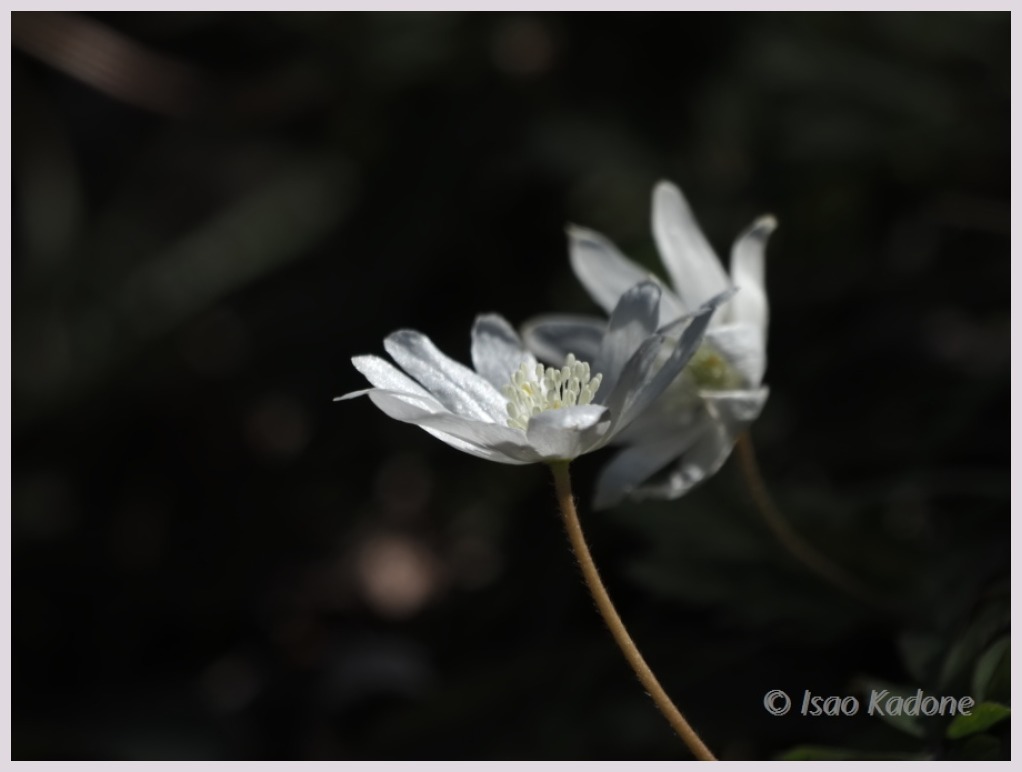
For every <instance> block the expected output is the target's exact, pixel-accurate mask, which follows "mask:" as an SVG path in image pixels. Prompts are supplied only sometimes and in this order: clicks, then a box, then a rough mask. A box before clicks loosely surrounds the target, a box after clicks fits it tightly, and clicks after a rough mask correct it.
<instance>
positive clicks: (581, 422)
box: [526, 405, 609, 461]
mask: <svg viewBox="0 0 1022 772" xmlns="http://www.w3.org/2000/svg"><path fill="white" fill-rule="evenodd" d="M608 428H609V420H608V418H607V408H605V407H604V406H603V405H575V406H573V407H562V408H559V409H557V410H547V411H545V412H542V413H540V414H539V415H535V416H533V417H532V418H530V419H529V428H528V430H527V431H526V437H527V438H528V440H529V443H530V444H531V445H532V446H533V447H534V448H535V449H536V452H537V453H538V454H539V455H540V456H541V457H542V458H543V459H544V460H546V461H566V460H571V459H573V458H577V457H578V456H581V455H582V454H583V453H585V452H587V451H588V450H589V449H590V447H592V446H593V445H594V444H595V442H596V441H597V440H598V439H599V438H600V437H601V436H602V435H603V433H604V432H605V431H606V430H607V429H608Z"/></svg>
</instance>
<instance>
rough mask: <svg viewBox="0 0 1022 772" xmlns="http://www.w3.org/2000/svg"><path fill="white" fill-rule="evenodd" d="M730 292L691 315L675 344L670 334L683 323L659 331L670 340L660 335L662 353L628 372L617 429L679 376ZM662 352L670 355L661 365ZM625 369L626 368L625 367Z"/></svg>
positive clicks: (731, 292)
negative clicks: (626, 396)
mask: <svg viewBox="0 0 1022 772" xmlns="http://www.w3.org/2000/svg"><path fill="white" fill-rule="evenodd" d="M733 293H734V290H726V291H725V292H722V293H720V294H719V295H717V296H716V297H714V298H711V299H710V300H709V301H708V302H706V303H704V304H703V306H702V307H701V308H700V309H699V310H698V311H697V312H696V313H695V314H693V315H692V317H691V319H690V320H688V321H687V326H686V327H685V329H684V331H683V332H682V333H681V335H680V337H679V338H678V339H677V343H673V340H672V339H673V333H674V331H675V330H676V329H677V328H679V327H681V325H682V324H683V323H684V322H681V321H679V322H677V323H675V324H674V325H671V326H669V327H667V328H664V329H663V330H661V333H667V334H671V339H668V338H667V337H666V336H664V337H663V342H662V344H661V349H660V354H661V355H660V356H658V357H657V358H655V359H654V360H653V362H651V363H647V362H645V361H642V362H640V363H639V367H637V368H635V369H633V370H631V371H630V373H629V374H630V377H632V378H633V379H634V383H633V384H630V385H629V386H628V388H629V390H630V392H631V393H630V394H629V395H628V398H626V399H625V401H624V402H623V404H622V405H621V407H620V408H619V410H620V418H619V420H620V422H621V424H620V426H619V427H618V430H620V428H623V427H624V426H627V425H628V424H629V423H631V421H632V420H634V419H635V418H636V417H637V416H639V415H640V414H641V413H643V412H644V411H645V410H646V409H647V408H648V407H649V406H650V405H651V404H652V403H653V401H654V400H656V398H657V397H659V396H660V395H661V394H663V392H664V390H665V389H666V388H667V387H668V386H670V385H671V382H672V381H673V380H674V379H675V378H677V377H678V374H679V373H681V371H682V370H683V369H684V367H685V365H686V364H688V361H689V360H690V359H691V358H692V355H693V354H694V353H695V352H696V349H698V348H699V344H700V343H702V341H703V335H704V334H705V332H706V328H707V326H708V325H709V323H710V319H711V317H712V316H713V313H714V311H715V310H716V309H717V307H718V306H719V305H720V304H721V303H723V302H725V301H726V300H727V299H728V298H729V297H731V296H732V294H733ZM665 352H669V355H668V356H667V359H666V361H664V362H663V365H662V366H660V365H659V364H658V362H660V361H662V354H663V353H665ZM629 364H631V363H629ZM628 369H629V368H627V367H626V370H628ZM624 379H625V377H624V376H622V381H623V380H624Z"/></svg>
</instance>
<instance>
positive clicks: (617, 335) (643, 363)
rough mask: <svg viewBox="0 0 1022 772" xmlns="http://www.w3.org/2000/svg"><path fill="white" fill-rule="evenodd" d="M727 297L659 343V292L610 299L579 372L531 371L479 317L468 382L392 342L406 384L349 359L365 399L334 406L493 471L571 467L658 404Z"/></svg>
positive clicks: (510, 333) (570, 368)
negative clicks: (362, 411)
mask: <svg viewBox="0 0 1022 772" xmlns="http://www.w3.org/2000/svg"><path fill="white" fill-rule="evenodd" d="M729 294H730V293H729V292H724V293H722V294H721V295H720V296H719V297H715V298H712V299H708V302H707V303H706V304H704V305H703V306H702V307H700V308H699V309H698V310H697V311H696V312H695V313H694V314H692V315H688V316H686V317H684V318H681V319H678V320H676V321H675V322H674V324H672V325H671V326H669V327H668V328H666V329H663V330H660V331H658V330H657V327H658V323H659V320H660V311H659V306H660V297H661V289H660V287H658V286H657V285H656V284H655V283H653V282H643V283H638V284H635V285H634V286H632V287H630V288H629V289H628V290H627V291H626V292H624V293H623V294H622V295H621V297H620V299H615V303H614V304H613V306H611V315H610V320H609V321H606V322H601V323H600V324H599V325H598V326H597V327H594V328H589V329H587V330H586V331H585V332H584V335H587V336H591V338H587V339H586V340H585V341H584V343H585V345H586V347H587V351H588V353H587V357H586V358H585V360H586V361H577V360H575V358H574V357H573V356H572V355H571V354H570V353H568V352H565V354H564V355H563V356H562V357H561V359H562V361H564V362H565V363H564V365H563V367H561V368H552V367H550V368H544V367H543V366H542V365H540V364H538V363H537V361H536V358H535V357H534V356H533V355H532V353H530V352H529V351H527V350H526V349H525V347H524V345H523V344H522V341H521V339H520V338H519V337H518V334H517V333H516V332H515V331H514V329H513V328H512V327H511V325H510V324H508V323H507V321H505V320H504V319H503V318H502V317H500V316H498V315H496V314H486V315H483V316H479V317H478V318H477V319H476V321H475V324H474V326H473V328H472V364H473V365H474V368H475V369H474V370H473V369H470V368H468V367H465V366H464V365H462V364H459V363H458V362H455V361H454V360H453V359H450V358H449V357H447V356H445V355H444V354H443V353H442V352H440V350H439V349H437V348H436V346H434V345H433V343H432V342H431V341H430V340H429V338H427V337H426V336H425V335H422V334H421V333H418V332H415V331H412V330H400V331H398V332H395V333H393V334H392V335H390V336H388V337H387V338H386V339H384V342H383V346H384V348H385V349H386V350H387V353H389V354H390V355H391V356H392V357H393V358H394V361H395V362H397V364H398V365H400V367H401V368H402V369H403V370H404V372H402V371H401V370H399V369H398V368H396V367H394V366H393V365H392V364H390V363H389V362H387V361H386V360H384V359H382V358H380V357H377V356H372V355H369V356H356V357H353V358H352V360H351V361H352V363H353V364H354V365H355V367H356V368H357V369H358V371H359V372H361V373H362V374H363V375H364V376H365V377H366V378H367V379H368V380H369V382H370V383H371V384H372V385H373V388H369V389H362V390H361V391H355V392H352V393H350V394H345V395H344V396H342V397H338V398H337V399H350V398H352V397H358V396H361V395H363V394H365V395H368V396H369V398H370V399H371V400H372V401H373V403H374V404H375V405H376V406H377V407H378V408H380V410H382V411H383V412H384V413H386V414H387V415H389V416H390V417H391V418H396V419H397V420H399V421H404V422H406V423H412V424H416V425H418V426H420V427H422V428H423V429H425V430H426V431H427V432H429V433H430V434H432V435H433V436H434V437H437V438H438V439H440V440H443V441H444V442H446V443H447V444H448V445H450V446H452V447H454V448H457V449H458V450H461V451H464V452H466V453H470V454H471V455H474V456H479V457H480V458H486V459H489V460H491V461H498V462H501V463H504V464H530V463H535V462H552V461H566V460H571V459H573V458H576V457H577V456H580V455H582V454H583V453H588V452H590V451H593V450H596V449H598V448H600V447H603V446H604V445H606V444H607V443H608V442H610V440H611V439H613V438H614V437H615V436H616V435H617V434H618V433H619V432H620V431H622V430H623V429H624V428H625V427H627V426H628V424H629V423H631V421H632V420H634V419H635V418H636V417H637V416H639V415H641V414H642V413H643V411H645V410H646V409H647V408H648V407H649V406H650V405H651V404H652V403H653V402H654V401H655V400H656V398H657V397H659V396H660V395H661V394H662V393H663V391H664V389H666V388H667V387H668V386H669V385H670V384H671V383H672V382H673V381H674V380H675V378H676V377H677V375H678V373H680V372H681V370H682V368H683V367H684V366H685V364H686V363H687V362H688V360H689V358H690V357H691V356H692V354H693V353H694V352H695V351H696V350H697V349H698V348H699V344H700V342H701V341H702V338H703V334H704V332H705V330H706V327H707V325H708V324H709V321H710V316H711V314H712V313H713V311H714V309H715V308H716V307H717V305H718V304H719V303H721V302H722V301H723V300H724V299H725V298H727V297H728V296H729Z"/></svg>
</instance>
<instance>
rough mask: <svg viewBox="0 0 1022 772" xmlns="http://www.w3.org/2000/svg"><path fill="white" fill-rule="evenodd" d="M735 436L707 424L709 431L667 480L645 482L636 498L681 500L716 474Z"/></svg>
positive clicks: (725, 459) (633, 496)
mask: <svg viewBox="0 0 1022 772" xmlns="http://www.w3.org/2000/svg"><path fill="white" fill-rule="evenodd" d="M733 445H734V438H733V437H730V436H729V435H728V434H727V432H725V431H723V430H722V429H721V427H719V426H712V425H708V426H707V431H706V432H704V433H703V435H702V436H701V437H700V438H699V439H698V440H697V441H696V442H695V444H694V445H693V446H692V447H691V448H690V449H689V451H688V452H687V453H685V455H684V456H682V459H681V462H680V463H679V464H678V466H677V467H676V468H675V469H673V470H672V471H671V473H670V475H668V477H667V479H666V480H663V481H658V482H655V483H649V484H647V485H641V486H639V487H638V488H636V489H634V490H633V491H632V498H634V499H636V500H642V499H677V498H680V497H681V496H684V495H685V494H686V493H688V492H689V491H690V490H692V488H694V487H695V486H696V485H698V484H699V483H701V482H703V481H704V480H706V479H708V478H710V477H712V476H713V475H714V474H715V473H716V472H717V470H719V469H720V468H721V466H723V465H724V462H725V461H727V457H728V455H730V453H731V447H732V446H733Z"/></svg>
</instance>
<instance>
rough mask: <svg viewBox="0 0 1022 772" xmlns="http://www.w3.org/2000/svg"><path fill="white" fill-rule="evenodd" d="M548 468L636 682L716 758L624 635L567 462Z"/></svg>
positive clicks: (596, 596)
mask: <svg viewBox="0 0 1022 772" xmlns="http://www.w3.org/2000/svg"><path fill="white" fill-rule="evenodd" d="M550 470H551V471H552V472H553V475H554V485H555V487H556V489H557V501H558V503H559V504H560V507H561V514H562V515H563V517H564V528H565V530H566V531H567V532H568V540H569V541H570V542H571V548H572V550H573V551H574V553H575V558H576V559H577V560H578V563H579V566H580V567H581V568H582V576H583V578H584V579H585V582H586V585H587V586H588V587H589V592H590V593H591V594H592V596H593V600H594V601H596V608H597V609H598V610H599V612H600V616H602V617H603V621H604V622H606V623H607V627H608V628H610V633H611V635H613V636H614V640H615V641H616V642H617V645H618V647H619V648H620V649H621V653H622V654H624V655H625V659H626V660H628V664H629V665H631V666H632V670H634V671H635V675H637V676H638V677H639V681H641V682H642V685H643V686H644V687H645V688H646V691H647V692H649V696H650V697H652V698H653V702H654V703H656V706H657V708H658V709H659V710H660V712H661V713H662V714H663V715H664V718H666V719H667V721H668V723H669V724H670V725H671V727H672V728H673V729H674V731H675V732H677V733H678V735H679V736H680V737H681V739H682V740H683V741H684V742H685V744H686V745H687V746H688V748H689V750H690V751H692V754H693V755H694V756H695V757H696V758H697V759H699V760H700V761H716V760H717V758H716V757H715V756H714V755H713V753H711V752H710V749H709V748H707V747H706V744H705V743H704V742H703V741H702V740H701V739H700V737H699V735H698V734H696V732H695V730H694V729H693V728H692V727H691V725H690V724H689V723H688V721H686V720H685V717H684V716H683V715H682V714H681V711H680V710H678V709H677V708H676V707H675V705H674V703H673V702H671V698H670V697H668V696H667V692H665V691H664V689H663V687H662V686H660V682H659V681H657V679H656V676H655V675H653V671H652V670H650V668H649V665H647V664H646V660H644V659H643V658H642V654H640V653H639V649H638V648H637V647H636V645H635V642H634V641H633V640H632V637H631V636H630V635H629V634H628V630H627V629H625V626H624V623H623V622H622V621H621V617H620V616H618V613H617V610H616V609H615V608H614V604H613V603H611V601H610V595H608V594H607V588H606V587H604V586H603V581H602V580H601V579H600V574H599V572H598V571H597V570H596V564H595V563H594V562H593V556H592V555H591V554H590V553H589V547H588V546H586V540H585V536H584V535H583V534H582V525H581V523H580V522H579V519H578V512H577V511H576V509H575V499H574V497H573V496H572V492H571V476H570V474H569V472H568V462H567V461H559V462H555V463H552V464H550Z"/></svg>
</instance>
